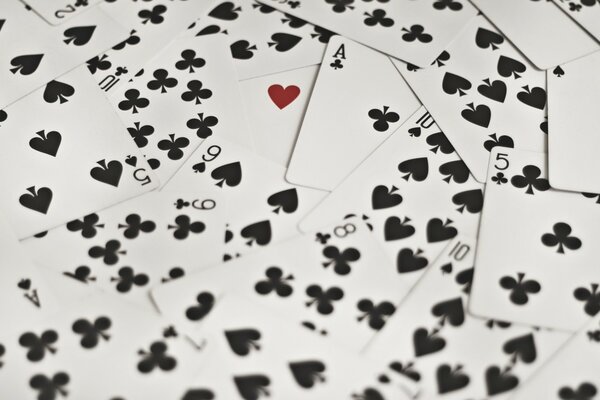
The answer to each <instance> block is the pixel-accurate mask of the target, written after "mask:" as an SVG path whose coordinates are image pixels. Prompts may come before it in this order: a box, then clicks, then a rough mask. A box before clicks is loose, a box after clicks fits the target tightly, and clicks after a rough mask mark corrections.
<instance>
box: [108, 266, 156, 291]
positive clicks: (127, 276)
mask: <svg viewBox="0 0 600 400" xmlns="http://www.w3.org/2000/svg"><path fill="white" fill-rule="evenodd" d="M118 274H119V276H118V277H111V278H110V281H111V282H117V286H116V289H117V291H118V292H119V293H127V292H129V291H130V290H131V288H132V287H133V286H134V285H135V286H145V285H146V284H147V283H148V281H149V280H150V279H149V278H148V275H146V274H136V273H135V272H134V271H133V268H131V267H122V268H120V269H119V272H118Z"/></svg>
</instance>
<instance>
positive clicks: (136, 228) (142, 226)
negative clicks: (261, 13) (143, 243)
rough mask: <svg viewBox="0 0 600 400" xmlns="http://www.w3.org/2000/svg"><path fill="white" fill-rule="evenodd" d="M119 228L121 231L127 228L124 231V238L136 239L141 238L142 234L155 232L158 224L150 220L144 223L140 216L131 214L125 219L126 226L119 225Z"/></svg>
mask: <svg viewBox="0 0 600 400" xmlns="http://www.w3.org/2000/svg"><path fill="white" fill-rule="evenodd" d="M118 227H119V229H121V228H126V229H125V230H124V231H123V236H125V237H126V238H127V239H134V238H136V237H138V236H139V234H140V232H144V233H150V232H153V231H154V229H155V228H156V224H155V223H154V222H152V221H150V220H147V221H142V217H140V216H139V215H138V214H129V215H128V216H127V217H126V218H125V224H119V225H118Z"/></svg>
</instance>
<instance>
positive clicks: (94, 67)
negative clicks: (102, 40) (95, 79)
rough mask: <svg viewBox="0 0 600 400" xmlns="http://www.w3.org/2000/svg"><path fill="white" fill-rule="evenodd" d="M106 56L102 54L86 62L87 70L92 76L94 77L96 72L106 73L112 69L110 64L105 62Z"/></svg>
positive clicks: (107, 61)
mask: <svg viewBox="0 0 600 400" xmlns="http://www.w3.org/2000/svg"><path fill="white" fill-rule="evenodd" d="M107 58H108V56H107V55H106V54H102V55H101V56H96V57H94V58H91V59H89V60H88V61H87V67H88V70H89V71H90V73H91V74H92V75H94V74H95V73H96V72H97V71H106V70H107V69H110V67H112V63H111V62H110V61H109V60H107Z"/></svg>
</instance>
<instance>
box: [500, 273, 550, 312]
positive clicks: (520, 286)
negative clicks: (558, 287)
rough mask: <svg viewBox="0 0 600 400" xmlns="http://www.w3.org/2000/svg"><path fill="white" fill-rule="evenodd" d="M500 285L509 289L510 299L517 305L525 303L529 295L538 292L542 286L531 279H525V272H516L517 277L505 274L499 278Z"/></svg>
mask: <svg viewBox="0 0 600 400" xmlns="http://www.w3.org/2000/svg"><path fill="white" fill-rule="evenodd" d="M500 286H502V287H503V288H504V289H506V290H510V291H511V292H510V301H512V302H513V303H514V304H517V305H520V306H521V305H524V304H527V302H528V301H529V295H530V294H535V293H538V292H539V291H540V290H542V287H541V286H540V284H539V283H538V282H537V281H534V280H533V279H527V280H526V279H525V274H523V273H521V272H519V273H517V279H515V278H513V277H511V276H505V277H503V278H502V279H500Z"/></svg>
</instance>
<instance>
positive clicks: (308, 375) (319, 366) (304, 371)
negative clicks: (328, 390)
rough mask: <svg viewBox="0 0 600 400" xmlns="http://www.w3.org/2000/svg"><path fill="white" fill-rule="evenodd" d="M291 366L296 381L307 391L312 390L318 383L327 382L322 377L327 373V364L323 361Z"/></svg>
mask: <svg viewBox="0 0 600 400" xmlns="http://www.w3.org/2000/svg"><path fill="white" fill-rule="evenodd" d="M289 365H290V370H291V371H292V375H293V376H294V379H295V380H296V382H297V383H298V385H300V386H302V387H303V388H305V389H310V388H312V387H313V386H314V385H315V383H316V382H325V377H324V376H323V375H322V374H323V372H325V364H323V363H322V362H321V361H313V360H311V361H301V362H291V363H290V364H289Z"/></svg>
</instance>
